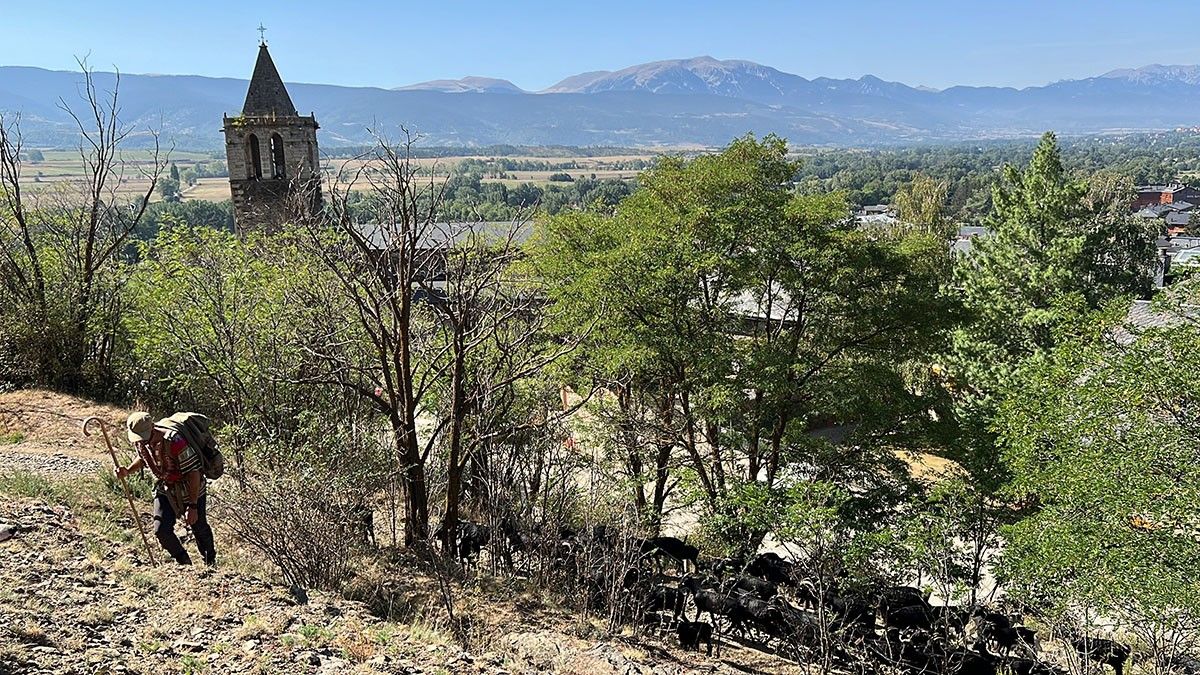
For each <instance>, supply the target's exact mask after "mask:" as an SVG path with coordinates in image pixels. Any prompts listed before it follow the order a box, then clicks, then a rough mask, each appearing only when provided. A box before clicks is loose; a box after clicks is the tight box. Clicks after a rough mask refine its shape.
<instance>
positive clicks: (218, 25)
mask: <svg viewBox="0 0 1200 675" xmlns="http://www.w3.org/2000/svg"><path fill="white" fill-rule="evenodd" d="M114 5H116V6H118V7H119V8H118V9H116V10H113V9H110V7H112V6H114ZM247 7H250V8H251V9H247ZM1195 10H1196V6H1195V0H1190V1H1182V0H1157V1H1156V2H1154V3H1152V4H1145V3H1139V2H1112V1H1106V0H1092V1H1088V2H1078V1H1074V2H1067V1H1065V0H1041V1H1040V2H1036V1H1027V0H1009V1H1007V2H1004V1H991V0H986V1H985V0H955V1H953V2H951V1H944V0H929V1H926V2H921V1H917V0H912V1H909V2H903V1H901V0H893V1H892V2H855V1H852V0H840V1H836V2H833V1H822V2H811V1H794V2H766V1H762V0H737V1H736V2H712V1H706V0H692V1H690V2H680V1H676V0H670V1H666V0H662V1H657V2H656V1H655V0H642V1H641V2H627V1H625V0H602V1H600V2H594V1H579V0H558V1H557V2H543V1H541V0H537V1H532V2H524V1H520V0H510V1H509V2H497V1H492V2H478V1H475V0H470V1H467V0H460V1H455V0H441V1H440V2H439V1H438V0H432V1H430V0H425V1H424V2H419V3H418V2H410V1H407V0H396V1H393V2H364V1H361V0H322V1H320V2H310V1H308V0H296V1H292V2H283V1H282V0H260V1H259V2H257V3H256V2H250V1H246V0H243V1H241V2H227V1H225V0H202V1H194V2H178V1H172V0H166V1H164V0H156V1H154V2H150V1H146V0H120V1H119V2H111V3H110V2H105V1H97V0H86V1H84V0H44V1H42V2H30V1H29V0H0V24H2V25H3V26H4V30H3V31H0V33H2V36H3V37H0V65H31V66H41V67H45V68H54V69H69V68H73V67H74V56H75V55H83V54H90V62H91V63H92V65H93V66H95V67H97V68H98V69H104V70H107V69H109V68H111V66H113V65H116V66H118V67H119V68H120V69H121V70H122V71H124V72H128V73H186V74H197V75H212V76H226V77H239V78H246V77H249V75H250V71H251V68H252V65H253V58H254V47H255V45H256V41H257V37H258V34H257V32H256V31H255V28H256V27H257V26H258V24H259V22H260V21H261V22H262V23H263V24H265V25H266V27H267V29H268V30H267V40H268V42H269V43H270V45H271V52H272V54H273V55H274V56H275V61H276V63H277V64H278V66H279V69H280V71H281V72H282V74H283V76H284V78H285V79H286V80H288V81H292V82H322V83H330V84H345V85H370V86H382V87H393V86H399V85H404V84H411V83H414V82H419V81H423V80H429V79H439V78H457V77H462V76H464V75H485V76H492V77H503V78H507V79H510V80H512V81H514V82H515V83H516V84H518V85H519V86H522V87H525V88H527V89H535V90H536V89H541V88H544V87H546V86H549V85H551V84H553V83H554V82H556V81H558V80H559V79H561V78H563V77H566V76H568V75H573V74H576V73H579V72H583V71H589V70H616V69H619V68H623V67H625V66H629V65H633V64H636V63H642V62H645V61H653V60H660V59H669V58H682V57H688V56H700V55H705V54H707V55H711V56H715V57H717V58H741V59H749V60H751V61H757V62H759V63H763V64H766V65H770V66H774V67H776V68H779V69H780V70H784V71H787V72H792V73H796V74H798V75H803V76H805V77H817V76H828V77H858V76H860V75H864V74H867V73H870V74H874V75H877V76H879V77H882V78H884V79H888V80H897V81H901V82H905V83H907V84H912V85H918V84H924V85H929V86H935V87H945V86H949V85H953V84H975V85H1003V86H1028V85H1034V84H1045V83H1047V82H1051V81H1054V80H1060V79H1066V78H1079V77H1087V76H1090V75H1097V74H1100V73H1103V72H1105V71H1108V70H1111V69H1113V68H1120V67H1136V66H1142V65H1146V64H1150V63H1169V64H1197V63H1200V41H1197V40H1195V39H1191V38H1189V37H1188V32H1187V31H1188V28H1187V27H1188V26H1190V25H1191V24H1193V23H1194V21H1193V19H1192V18H1190V17H1194V13H1195ZM1172 17H1174V19H1172Z"/></svg>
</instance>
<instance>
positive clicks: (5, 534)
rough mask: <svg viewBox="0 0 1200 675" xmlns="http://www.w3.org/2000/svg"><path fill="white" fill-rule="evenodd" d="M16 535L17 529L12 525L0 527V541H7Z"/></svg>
mask: <svg viewBox="0 0 1200 675" xmlns="http://www.w3.org/2000/svg"><path fill="white" fill-rule="evenodd" d="M16 534H17V528H15V527H13V526H12V525H4V526H3V527H0V541H8V540H9V539H12V538H13V537H14V536H15V535H16Z"/></svg>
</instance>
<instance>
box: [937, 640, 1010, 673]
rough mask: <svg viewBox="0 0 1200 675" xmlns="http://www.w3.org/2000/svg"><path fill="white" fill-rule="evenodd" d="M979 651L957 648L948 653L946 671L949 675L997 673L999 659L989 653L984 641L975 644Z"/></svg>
mask: <svg viewBox="0 0 1200 675" xmlns="http://www.w3.org/2000/svg"><path fill="white" fill-rule="evenodd" d="M975 647H976V649H977V650H978V651H971V650H969V649H956V650H954V651H952V652H950V653H949V654H947V655H946V658H945V672H946V673H948V674H949V675H996V664H997V663H998V662H999V659H998V658H997V657H996V656H995V655H994V654H989V653H988V651H987V646H986V645H984V644H983V643H982V642H979V643H976V645H975Z"/></svg>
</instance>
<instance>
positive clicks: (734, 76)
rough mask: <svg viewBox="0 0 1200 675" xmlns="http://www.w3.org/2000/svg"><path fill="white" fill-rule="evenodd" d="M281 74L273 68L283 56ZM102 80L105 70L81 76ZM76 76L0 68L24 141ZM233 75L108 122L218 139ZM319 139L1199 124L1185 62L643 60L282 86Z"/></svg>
mask: <svg viewBox="0 0 1200 675" xmlns="http://www.w3.org/2000/svg"><path fill="white" fill-rule="evenodd" d="M283 70H284V71H285V72H286V64H284V68H283ZM96 77H97V81H98V84H99V85H100V86H101V87H102V88H111V86H112V79H113V76H112V75H111V74H106V73H97V74H96ZM80 80H81V76H80V74H79V73H74V72H63V71H50V70H43V69H40V68H30V67H16V66H10V67H0V110H6V111H9V112H13V111H19V112H20V113H21V114H22V116H23V119H22V128H23V130H24V132H25V135H26V140H27V142H28V143H30V144H32V145H42V146H63V145H70V144H71V143H73V140H74V127H73V125H72V124H71V121H70V119H69V118H68V117H67V116H66V115H65V113H63V111H62V110H60V109H59V108H58V100H59V99H60V98H61V99H64V100H66V101H67V102H69V103H70V102H72V101H78V100H79V99H78V86H79V82H80ZM246 86H247V82H246V80H239V79H233V78H210V77H201V76H191V75H129V74H125V75H122V76H121V107H122V113H123V118H124V120H125V121H126V122H127V123H128V124H131V125H132V126H134V127H136V128H139V129H145V128H147V127H156V128H161V129H162V130H163V132H164V137H165V138H166V139H168V140H171V141H174V142H175V143H176V144H177V145H178V146H179V147H188V148H212V149H217V148H219V147H221V143H222V139H221V134H220V127H221V124H220V120H221V116H222V115H223V114H226V113H228V114H231V115H233V114H237V113H238V111H239V110H240V107H241V102H242V99H243V98H244V96H245V91H246ZM288 87H289V90H290V92H291V95H292V99H293V100H294V101H295V103H296V106H297V108H298V109H299V111H300V112H301V114H307V113H309V112H313V113H315V114H316V116H317V119H318V121H319V122H320V123H321V125H322V129H321V132H320V133H321V142H322V143H323V144H325V145H326V146H327V147H328V146H331V145H346V144H358V143H362V142H365V141H367V140H368V139H369V137H370V134H369V133H368V128H369V127H374V128H377V129H379V130H381V131H384V132H387V133H389V134H391V135H394V134H395V133H397V131H398V129H399V126H400V125H401V124H403V125H404V126H405V127H406V128H409V129H414V130H417V131H418V132H419V133H420V134H422V135H423V136H424V142H425V143H426V144H430V145H464V146H479V145H491V144H513V145H546V144H559V145H620V146H658V145H722V144H724V143H727V142H728V141H729V139H730V138H732V137H734V136H738V135H741V134H745V133H747V132H754V133H757V134H766V133H770V132H774V133H778V134H780V135H782V136H785V137H787V138H789V139H790V140H791V141H793V142H795V143H801V144H836V145H878V144H890V143H912V142H922V141H946V140H963V139H977V138H998V137H1011V136H1026V135H1031V134H1036V133H1040V132H1041V131H1044V130H1046V129H1056V130H1058V131H1060V132H1064V133H1100V132H1105V131H1109V130H1117V129H1119V130H1129V129H1141V130H1149V129H1164V128H1174V127H1180V126H1189V127H1190V126H1198V125H1200V67H1197V66H1161V65H1155V66H1146V67H1143V68H1137V69H1125V70H1116V71H1111V72H1109V73H1105V74H1104V75H1101V76H1098V77H1093V78H1087V79H1083V80H1064V81H1061V82H1055V83H1052V84H1048V85H1045V86H1040V87H1027V88H1024V89H1014V88H1010V87H976V86H956V87H950V88H947V89H943V90H931V89H929V88H927V87H912V86H909V85H907V84H903V83H899V82H888V81H886V80H883V79H880V78H877V77H874V76H871V75H866V76H863V77H861V78H858V79H832V78H824V77H818V78H814V79H807V78H804V77H801V76H799V75H794V74H791V73H786V72H783V71H780V70H778V69H775V68H771V67H769V66H764V65H761V64H757V63H753V62H750V61H737V60H728V61H720V60H717V59H714V58H711V57H698V58H692V59H679V60H673V61H659V62H654V63H648V64H642V65H638V66H632V67H630V68H625V69H622V70H617V71H611V72H610V71H595V72H590V73H581V74H579V75H575V76H572V77H568V78H566V79H564V80H562V81H561V82H558V83H557V84H555V85H553V86H552V87H549V88H547V89H546V90H544V91H542V92H538V93H532V92H526V91H524V90H522V89H520V88H519V87H518V86H516V85H515V84H513V83H512V82H509V81H507V80H501V79H497V78H482V77H466V78H462V79H459V80H434V81H431V82H424V83H419V84H415V85H408V86H405V87H399V88H397V89H391V90H389V89H381V88H371V87H344V86H337V85H325V84H290V85H288Z"/></svg>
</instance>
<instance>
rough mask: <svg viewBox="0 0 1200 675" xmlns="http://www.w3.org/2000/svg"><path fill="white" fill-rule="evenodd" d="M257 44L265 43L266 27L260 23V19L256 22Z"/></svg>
mask: <svg viewBox="0 0 1200 675" xmlns="http://www.w3.org/2000/svg"><path fill="white" fill-rule="evenodd" d="M258 44H260V45H265V44H267V27H266V26H264V25H262V22H261V21H260V22H259V24H258Z"/></svg>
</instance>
